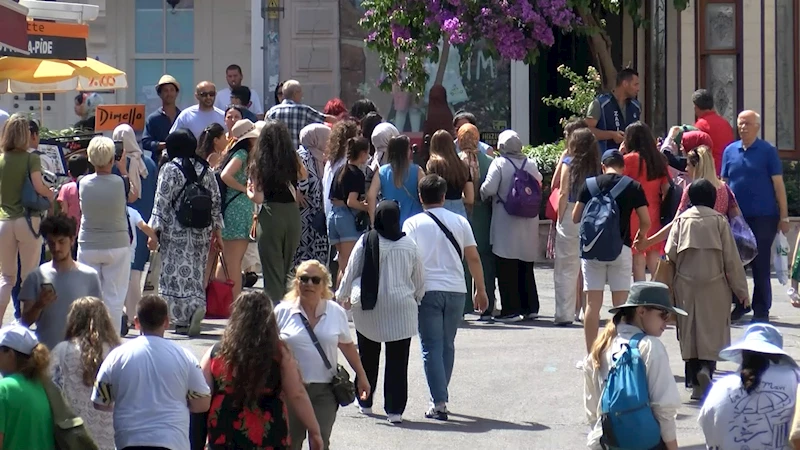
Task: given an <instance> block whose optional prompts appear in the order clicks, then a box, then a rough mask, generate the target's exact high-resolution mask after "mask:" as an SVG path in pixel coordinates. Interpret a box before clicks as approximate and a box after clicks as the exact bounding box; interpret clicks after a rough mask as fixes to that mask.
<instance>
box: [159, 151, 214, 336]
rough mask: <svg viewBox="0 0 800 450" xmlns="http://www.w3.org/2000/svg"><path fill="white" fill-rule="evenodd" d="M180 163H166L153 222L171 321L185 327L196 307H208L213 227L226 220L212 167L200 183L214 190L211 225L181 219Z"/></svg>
mask: <svg viewBox="0 0 800 450" xmlns="http://www.w3.org/2000/svg"><path fill="white" fill-rule="evenodd" d="M179 164H181V161H180V160H178V159H175V160H172V161H170V162H168V163H166V164H164V166H163V167H162V168H161V171H160V172H159V174H158V187H157V188H156V201H155V205H154V206H153V215H152V216H151V217H150V226H151V227H153V228H154V229H155V230H156V231H159V232H161V237H160V238H159V241H158V242H159V244H160V250H159V252H160V254H161V277H159V279H158V294H159V295H160V296H161V297H163V298H164V300H166V301H167V303H168V304H169V316H170V322H172V323H173V324H175V325H176V326H184V327H185V326H188V325H189V321H190V320H191V318H192V314H193V313H194V311H195V310H196V309H197V308H198V307H201V306H202V307H205V304H206V287H205V286H204V284H203V278H204V272H205V267H206V263H207V262H208V247H209V243H210V242H211V232H212V230H213V228H224V226H225V224H224V222H223V220H222V214H221V213H220V197H219V186H218V185H217V180H216V179H215V178H214V175H213V173H212V172H211V170H210V169H208V168H206V169H207V170H206V174H205V176H204V177H203V178H202V180H201V181H200V184H201V185H202V186H203V187H205V188H206V189H208V191H209V192H210V193H211V202H212V208H211V218H212V223H211V226H209V227H207V228H203V229H195V228H186V227H184V226H183V225H181V224H180V223H179V222H178V219H177V216H176V211H175V206H176V204H175V202H176V200H177V199H178V196H179V195H181V190H182V189H183V186H184V184H185V183H186V178H185V177H184V176H183V172H181V169H180V167H179ZM194 169H195V172H196V173H197V175H200V173H201V172H202V171H203V169H204V166H203V165H202V164H201V163H200V162H198V161H195V162H194Z"/></svg>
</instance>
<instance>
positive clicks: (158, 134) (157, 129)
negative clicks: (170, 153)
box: [142, 108, 181, 161]
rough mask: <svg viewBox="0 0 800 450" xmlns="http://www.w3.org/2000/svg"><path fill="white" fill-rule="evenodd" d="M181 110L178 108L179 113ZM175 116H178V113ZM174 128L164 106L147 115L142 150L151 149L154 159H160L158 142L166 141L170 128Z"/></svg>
mask: <svg viewBox="0 0 800 450" xmlns="http://www.w3.org/2000/svg"><path fill="white" fill-rule="evenodd" d="M180 113H181V110H180V109H178V114H180ZM175 117H178V116H177V115H176V116H175ZM170 128H172V121H171V120H170V119H169V116H168V115H167V113H165V112H164V108H158V110H156V112H154V113H153V114H150V115H149V116H147V120H146V121H145V124H144V133H143V134H142V150H149V151H150V153H151V154H152V157H153V159H155V160H156V161H158V157H159V156H160V155H159V152H158V143H159V142H164V141H165V140H166V139H167V136H168V135H169V130H170Z"/></svg>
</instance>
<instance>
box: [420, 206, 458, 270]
mask: <svg viewBox="0 0 800 450" xmlns="http://www.w3.org/2000/svg"><path fill="white" fill-rule="evenodd" d="M425 214H427V215H428V217H430V218H431V219H433V221H434V222H436V225H439V228H440V229H441V230H442V233H444V235H445V236H447V240H448V241H450V243H451V244H453V247H454V248H455V249H456V253H458V259H463V258H464V255H463V254H462V253H461V246H459V245H458V242H456V237H455V236H453V232H451V231H450V229H449V228H447V226H446V225H445V224H443V223H442V221H441V220H439V218H438V217H436V216H435V215H434V214H433V213H432V212H430V211H425Z"/></svg>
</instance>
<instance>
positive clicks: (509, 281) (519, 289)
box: [497, 256, 539, 316]
mask: <svg viewBox="0 0 800 450" xmlns="http://www.w3.org/2000/svg"><path fill="white" fill-rule="evenodd" d="M497 285H498V288H499V290H500V300H501V301H502V302H503V311H502V312H501V314H502V315H504V316H505V315H509V314H531V313H538V312H539V293H538V292H537V290H536V278H535V277H534V276H533V263H532V262H526V261H520V260H518V259H505V258H501V257H499V256H498V257H497Z"/></svg>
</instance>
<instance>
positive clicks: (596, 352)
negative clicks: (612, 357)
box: [589, 308, 636, 369]
mask: <svg viewBox="0 0 800 450" xmlns="http://www.w3.org/2000/svg"><path fill="white" fill-rule="evenodd" d="M635 317H636V308H622V309H621V310H619V311H617V313H616V314H614V318H613V319H611V320H609V321H608V323H606V327H605V328H603V331H601V332H600V335H599V336H597V339H595V341H594V344H592V350H591V351H590V352H589V355H590V356H591V358H592V364H594V367H595V368H596V369H599V368H600V363H601V362H602V358H603V355H605V353H606V350H608V348H609V347H610V346H611V343H612V342H613V341H614V338H615V337H617V325H619V323H620V322H622V320H623V319H624V320H625V323H631V322H633V319H634V318H635Z"/></svg>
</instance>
